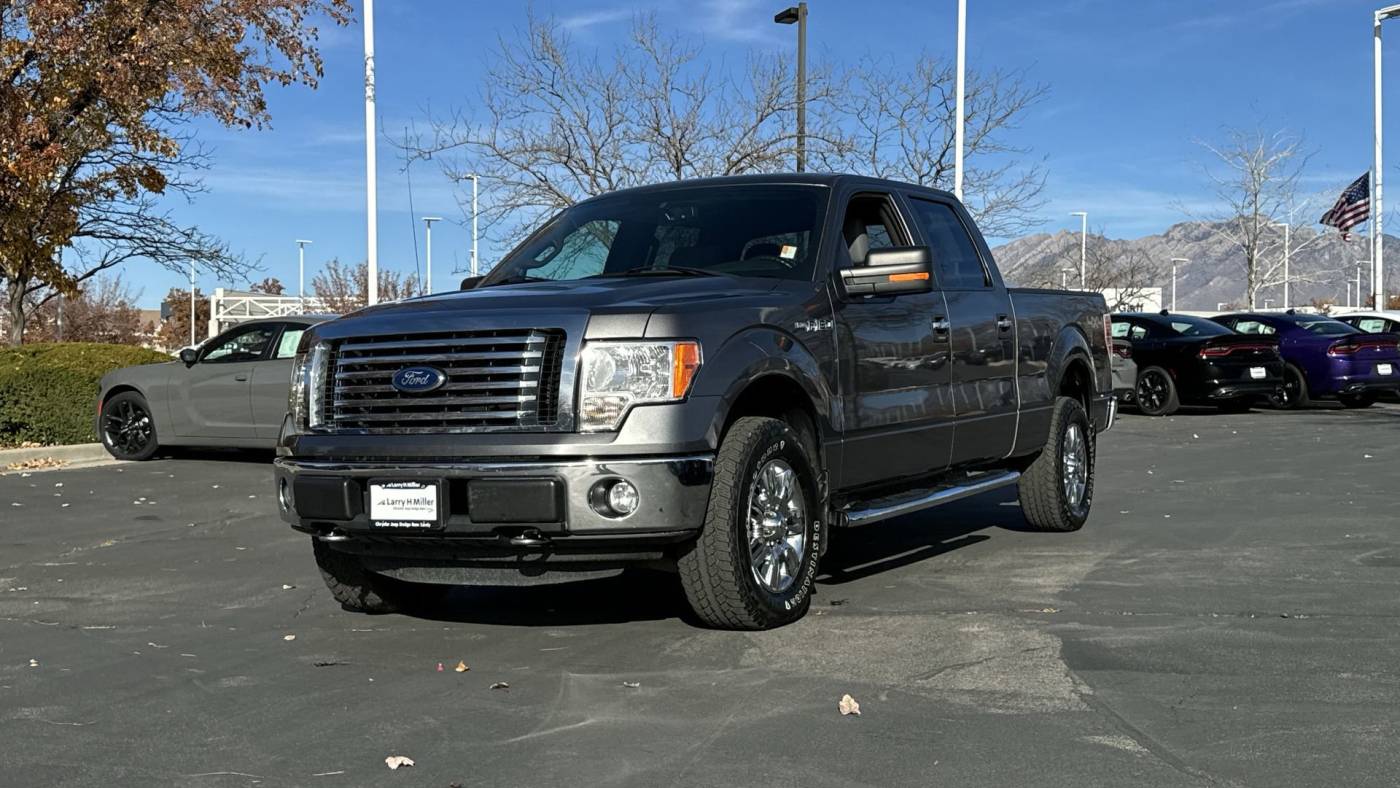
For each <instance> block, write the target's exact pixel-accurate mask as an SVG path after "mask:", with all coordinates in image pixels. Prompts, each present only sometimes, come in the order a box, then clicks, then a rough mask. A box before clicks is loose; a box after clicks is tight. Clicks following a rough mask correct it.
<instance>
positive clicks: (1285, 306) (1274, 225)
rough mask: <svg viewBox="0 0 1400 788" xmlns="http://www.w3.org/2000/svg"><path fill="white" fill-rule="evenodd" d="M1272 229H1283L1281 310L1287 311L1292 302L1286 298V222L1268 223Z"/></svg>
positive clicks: (1287, 228) (1287, 279) (1287, 227)
mask: <svg viewBox="0 0 1400 788" xmlns="http://www.w3.org/2000/svg"><path fill="white" fill-rule="evenodd" d="M1269 225H1270V226H1272V227H1282V228H1283V308H1284V309H1287V308H1288V307H1289V305H1290V304H1292V303H1293V302H1292V301H1290V300H1289V298H1288V281H1289V277H1288V231H1289V226H1288V222H1269Z"/></svg>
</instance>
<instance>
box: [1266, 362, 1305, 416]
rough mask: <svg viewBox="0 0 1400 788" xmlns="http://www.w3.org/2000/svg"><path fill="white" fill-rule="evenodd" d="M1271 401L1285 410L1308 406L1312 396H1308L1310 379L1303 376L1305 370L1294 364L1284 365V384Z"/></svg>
mask: <svg viewBox="0 0 1400 788" xmlns="http://www.w3.org/2000/svg"><path fill="white" fill-rule="evenodd" d="M1269 401H1270V402H1272V403H1273V405H1274V407H1276V408H1280V409H1283V410H1297V409H1299V408H1306V407H1307V406H1308V403H1309V402H1310V401H1311V398H1310V397H1309V396H1308V379H1307V378H1306V377H1304V376H1303V370H1301V369H1298V368H1297V367H1295V366H1293V365H1292V364H1286V365H1284V368H1283V386H1281V387H1280V388H1279V390H1278V392H1277V393H1276V394H1274V396H1273V397H1270V399H1269Z"/></svg>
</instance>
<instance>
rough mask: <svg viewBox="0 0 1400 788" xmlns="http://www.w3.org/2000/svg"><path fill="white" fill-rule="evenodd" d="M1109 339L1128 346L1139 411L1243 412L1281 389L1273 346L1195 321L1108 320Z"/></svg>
mask: <svg viewBox="0 0 1400 788" xmlns="http://www.w3.org/2000/svg"><path fill="white" fill-rule="evenodd" d="M1112 321H1113V336H1114V338H1115V339H1117V338H1122V339H1126V340H1128V341H1129V342H1131V343H1132V345H1133V360H1134V361H1136V362H1137V369H1138V374H1137V386H1136V389H1135V391H1134V394H1135V399H1136V400H1137V406H1138V410H1140V411H1142V412H1143V413H1144V414H1146V415H1148V416H1167V415H1170V414H1172V413H1175V412H1176V410H1177V408H1179V407H1180V406H1181V405H1183V404H1188V405H1205V404H1210V405H1215V406H1217V407H1219V408H1220V409H1221V410H1247V409H1248V408H1249V406H1250V405H1251V404H1252V403H1253V402H1254V400H1255V399H1256V398H1258V397H1271V396H1274V395H1276V394H1277V393H1278V390H1279V388H1280V387H1281V386H1282V385H1283V359H1282V358H1281V357H1280V356H1279V353H1278V340H1277V339H1275V338H1271V337H1258V336H1244V335H1241V334H1236V333H1235V332H1233V331H1231V330H1230V329H1228V328H1225V327H1224V326H1222V325H1220V324H1219V323H1213V322H1211V321H1209V320H1206V319H1204V318H1200V317H1192V316H1190V315H1181V314H1175V313H1169V312H1167V311H1166V310H1163V311H1161V312H1160V313H1157V314H1149V313H1144V312H1128V313H1121V314H1115V315H1113V316H1112Z"/></svg>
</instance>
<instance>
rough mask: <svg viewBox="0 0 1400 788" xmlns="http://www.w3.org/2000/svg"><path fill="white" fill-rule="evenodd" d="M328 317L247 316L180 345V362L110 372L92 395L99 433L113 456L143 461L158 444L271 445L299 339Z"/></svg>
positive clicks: (283, 407)
mask: <svg viewBox="0 0 1400 788" xmlns="http://www.w3.org/2000/svg"><path fill="white" fill-rule="evenodd" d="M328 319H330V318H327V317H319V316H308V317H279V318H268V319H263V320H250V321H248V322H244V323H239V324H238V325H236V326H234V327H233V328H230V329H229V330H227V331H225V332H224V333H222V334H220V335H218V336H216V337H214V338H213V339H210V340H208V341H207V342H205V343H203V344H202V345H200V346H199V347H197V348H185V349H184V350H182V351H180V358H179V360H178V361H170V362H166V363H164V364H146V365H144V366H139V367H126V368H125V369H118V370H114V371H112V372H109V373H108V374H107V375H106V376H105V377H103V378H102V383H101V386H100V391H99V394H98V419H97V434H98V437H99V438H101V440H102V444H103V445H104V446H106V447H107V451H109V452H111V454H112V456H113V457H116V458H117V459H119V460H145V459H149V458H150V457H151V456H152V455H154V454H155V453H156V451H157V449H159V448H160V447H162V446H239V447H265V448H271V447H273V446H274V445H276V443H277V432H278V430H280V429H281V426H282V418H283V416H284V415H285V414H286V411H287V393H288V389H289V388H290V386H291V377H292V363H293V359H294V357H295V356H296V351H297V343H298V342H299V341H301V335H302V333H303V332H305V331H306V329H307V328H309V327H311V326H313V325H315V324H317V323H320V322H323V321H325V320H328Z"/></svg>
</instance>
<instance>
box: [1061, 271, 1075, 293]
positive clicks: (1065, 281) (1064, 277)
mask: <svg viewBox="0 0 1400 788" xmlns="http://www.w3.org/2000/svg"><path fill="white" fill-rule="evenodd" d="M1072 273H1074V269H1073V268H1061V269H1060V289H1061V290H1068V289H1069V275H1070V274H1072Z"/></svg>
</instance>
